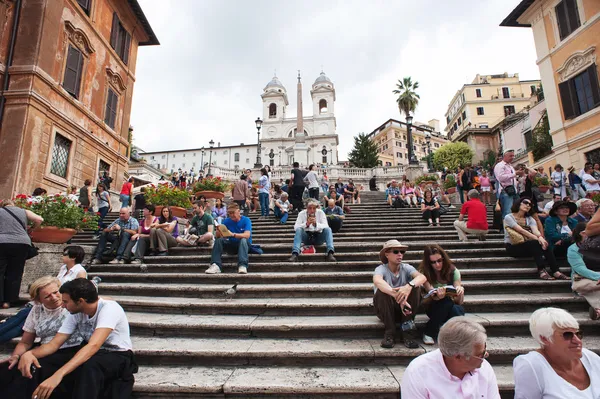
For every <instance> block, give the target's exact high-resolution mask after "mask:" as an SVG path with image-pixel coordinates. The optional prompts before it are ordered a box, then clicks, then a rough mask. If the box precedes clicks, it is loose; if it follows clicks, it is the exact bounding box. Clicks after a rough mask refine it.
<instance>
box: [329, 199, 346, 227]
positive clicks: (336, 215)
mask: <svg viewBox="0 0 600 399" xmlns="http://www.w3.org/2000/svg"><path fill="white" fill-rule="evenodd" d="M324 212H325V216H327V223H328V224H329V227H330V228H331V232H332V233H337V232H338V231H340V230H341V228H342V224H343V223H344V219H345V218H346V215H344V210H343V209H342V208H340V207H339V206H337V205H336V204H335V200H333V199H330V200H329V201H328V203H327V207H326V208H325V210H324Z"/></svg>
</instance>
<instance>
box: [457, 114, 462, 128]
mask: <svg viewBox="0 0 600 399" xmlns="http://www.w3.org/2000/svg"><path fill="white" fill-rule="evenodd" d="M456 122H458V126H460V125H462V118H461V117H460V116H459V117H458V120H457V121H456Z"/></svg>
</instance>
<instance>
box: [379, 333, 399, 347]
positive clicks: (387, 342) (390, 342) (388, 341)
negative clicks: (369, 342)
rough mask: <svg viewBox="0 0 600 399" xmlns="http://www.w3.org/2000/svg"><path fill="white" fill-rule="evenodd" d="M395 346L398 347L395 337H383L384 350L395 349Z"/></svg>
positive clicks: (382, 345)
mask: <svg viewBox="0 0 600 399" xmlns="http://www.w3.org/2000/svg"><path fill="white" fill-rule="evenodd" d="M394 345H396V340H395V339H394V337H393V336H391V335H386V336H385V337H383V340H382V341H381V347H382V348H386V349H391V348H393V347H394Z"/></svg>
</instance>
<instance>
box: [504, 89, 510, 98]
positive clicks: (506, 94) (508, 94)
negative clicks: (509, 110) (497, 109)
mask: <svg viewBox="0 0 600 399" xmlns="http://www.w3.org/2000/svg"><path fill="white" fill-rule="evenodd" d="M502 98H510V90H509V89H508V87H503V88H502Z"/></svg>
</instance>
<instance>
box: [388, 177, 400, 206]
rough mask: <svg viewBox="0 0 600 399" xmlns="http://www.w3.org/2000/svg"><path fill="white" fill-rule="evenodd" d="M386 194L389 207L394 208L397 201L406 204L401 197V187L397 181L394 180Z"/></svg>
mask: <svg viewBox="0 0 600 399" xmlns="http://www.w3.org/2000/svg"><path fill="white" fill-rule="evenodd" d="M385 194H386V201H387V203H388V205H389V206H394V203H395V202H396V201H401V202H402V203H404V200H402V198H401V196H400V187H398V182H397V181H396V180H392V182H391V183H390V186H389V187H388V189H387V190H386V193H385Z"/></svg>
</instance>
